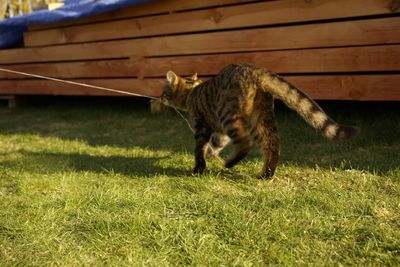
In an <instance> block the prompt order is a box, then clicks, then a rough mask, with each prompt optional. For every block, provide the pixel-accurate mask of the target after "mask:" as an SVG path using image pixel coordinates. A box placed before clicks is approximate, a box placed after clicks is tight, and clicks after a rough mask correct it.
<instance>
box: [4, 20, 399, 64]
mask: <svg viewBox="0 0 400 267" xmlns="http://www.w3.org/2000/svg"><path fill="white" fill-rule="evenodd" d="M399 42H400V17H393V18H384V19H371V20H361V21H346V22H334V23H322V24H312V25H301V26H290V27H276V28H267V29H252V30H237V31H228V32H212V33H201V34H187V35H179V36H166V37H152V38H145V39H133V40H120V41H108V42H97V43H87V44H72V45H60V46H51V47H38V48H22V49H9V50H2V51H0V64H7V63H30V62H41V61H42V62H43V61H45V62H48V61H60V60H62V61H68V60H84V59H105V58H121V57H126V56H128V57H129V56H139V57H145V56H167V55H188V54H208V53H222V52H224V53H226V52H239V51H240V52H244V51H266V50H269V51H271V50H284V49H302V48H318V47H337V46H356V45H375V44H395V43H399Z"/></svg>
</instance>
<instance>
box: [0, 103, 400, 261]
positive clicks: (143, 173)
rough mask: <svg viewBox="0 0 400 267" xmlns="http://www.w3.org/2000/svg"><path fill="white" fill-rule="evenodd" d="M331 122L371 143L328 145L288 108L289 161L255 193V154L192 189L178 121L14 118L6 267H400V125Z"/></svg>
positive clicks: (133, 110)
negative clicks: (353, 128)
mask: <svg viewBox="0 0 400 267" xmlns="http://www.w3.org/2000/svg"><path fill="white" fill-rule="evenodd" d="M328 110H329V111H330V112H329V113H330V114H331V115H332V117H334V118H335V119H337V120H339V121H341V122H345V123H355V124H357V125H358V126H360V127H361V128H362V135H361V136H360V137H359V138H357V139H355V140H354V141H346V142H340V143H339V142H330V141H327V140H325V139H323V138H322V137H320V136H319V135H318V134H317V133H315V132H314V131H313V130H312V129H310V128H309V127H308V126H306V125H305V123H304V122H303V121H301V120H300V119H299V117H298V116H297V115H295V114H294V113H292V112H289V111H287V110H283V109H282V108H280V109H279V111H280V112H278V120H279V129H280V133H281V146H282V149H281V162H280V164H279V166H278V169H277V173H276V175H275V177H274V179H272V180H257V179H256V178H248V177H244V176H241V175H239V174H235V173H238V172H240V173H243V174H246V176H247V175H250V176H252V177H255V176H256V174H257V172H258V171H259V170H260V168H261V166H262V162H261V158H260V156H259V154H258V152H257V151H252V152H251V155H250V157H248V158H247V160H245V161H244V162H242V163H241V164H240V165H238V166H237V167H235V169H234V170H235V173H230V172H227V171H226V170H224V168H223V167H222V164H221V163H220V162H219V161H218V160H213V161H211V162H209V163H208V166H207V171H206V173H205V174H203V175H198V176H192V175H191V174H190V170H191V168H192V165H193V156H192V153H191V151H192V148H193V137H192V135H191V132H190V130H189V129H188V128H187V125H186V123H185V122H184V121H183V120H182V119H181V118H179V117H178V116H177V115H176V114H174V113H172V112H170V113H164V114H156V115H154V114H153V115H152V114H149V112H148V111H147V109H145V108H143V107H135V106H129V105H118V104H105V105H102V106H101V105H94V104H93V105H91V104H89V105H83V104H82V105H72V106H68V105H49V106H36V107H35V106H32V107H26V108H18V109H7V108H5V107H2V108H0V266H15V265H19V266H25V265H39V266H48V265H63V266H65V265H67V266H71V265H73V266H82V265H115V266H168V265H170V266H175V265H201V266H204V265H208V266H218V265H223V266H252V265H253V266H263V265H269V264H270V265H289V266H290V265H292V266H299V265H300V266H308V265H314V266H321V265H325V266H326V265H328V266H339V265H346V266H347V265H389V266H390V265H391V266H398V265H399V264H400V166H399V165H400V127H399V125H400V116H399V114H400V113H399V112H398V111H396V110H394V111H393V110H392V111H387V110H380V109H376V108H375V109H374V110H373V111H371V110H370V109H368V108H366V107H365V106H362V105H361V107H360V108H354V107H353V108H350V109H348V108H340V106H335V105H333V106H330V107H328ZM337 110H339V111H337ZM228 150H229V149H228ZM226 155H227V152H225V153H224V155H223V156H224V157H226Z"/></svg>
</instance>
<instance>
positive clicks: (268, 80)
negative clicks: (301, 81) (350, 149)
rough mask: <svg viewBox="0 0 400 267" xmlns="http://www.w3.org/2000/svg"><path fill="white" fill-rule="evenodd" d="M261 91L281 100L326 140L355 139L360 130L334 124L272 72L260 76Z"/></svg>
mask: <svg viewBox="0 0 400 267" xmlns="http://www.w3.org/2000/svg"><path fill="white" fill-rule="evenodd" d="M261 85H262V88H263V90H265V91H266V92H268V93H270V94H272V95H273V96H274V97H276V98H278V99H280V100H282V101H283V102H284V103H285V104H286V105H287V106H288V107H289V108H291V109H293V110H295V111H296V112H297V113H298V114H299V115H300V116H301V117H302V118H303V119H304V120H305V121H306V122H307V123H308V124H309V125H311V126H312V127H313V128H315V129H317V130H319V131H320V132H321V133H322V135H323V136H325V137H326V138H328V139H333V140H342V139H350V138H353V137H355V136H356V135H357V134H358V133H359V132H360V129H359V128H357V127H353V126H345V125H340V124H338V123H336V122H335V121H334V120H332V119H331V118H329V117H328V115H326V113H325V112H324V111H323V110H322V108H321V107H320V106H319V105H318V104H317V103H316V102H315V101H314V100H312V99H311V98H310V97H309V96H308V95H307V94H306V93H304V92H303V91H302V90H300V89H298V88H297V87H295V86H294V85H292V84H290V83H289V82H288V81H286V80H285V79H283V78H282V77H280V76H278V75H277V74H274V73H272V72H266V73H265V75H263V76H262V79H261Z"/></svg>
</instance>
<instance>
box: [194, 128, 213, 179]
mask: <svg viewBox="0 0 400 267" xmlns="http://www.w3.org/2000/svg"><path fill="white" fill-rule="evenodd" d="M210 137H211V131H209V130H208V129H207V128H204V127H196V130H195V134H194V138H195V140H196V146H195V149H194V160H195V165H194V169H193V173H202V172H203V171H204V169H205V168H206V160H205V157H204V156H205V153H206V149H207V145H208V141H209V140H210Z"/></svg>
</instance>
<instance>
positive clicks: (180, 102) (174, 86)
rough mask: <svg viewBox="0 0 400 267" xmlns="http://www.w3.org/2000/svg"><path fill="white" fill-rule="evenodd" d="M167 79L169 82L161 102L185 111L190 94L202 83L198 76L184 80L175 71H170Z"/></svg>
mask: <svg viewBox="0 0 400 267" xmlns="http://www.w3.org/2000/svg"><path fill="white" fill-rule="evenodd" d="M166 78H167V81H166V84H165V85H164V88H163V92H162V94H161V98H160V100H161V102H162V103H163V104H164V105H167V106H172V107H176V108H179V109H182V110H185V109H186V99H187V96H188V94H189V92H190V91H191V90H192V89H193V88H195V87H196V86H197V85H199V84H200V83H202V81H201V80H199V79H198V78H197V74H194V75H192V76H191V77H188V78H183V77H180V76H178V75H176V74H175V73H174V72H173V71H168V72H167V76H166Z"/></svg>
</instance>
